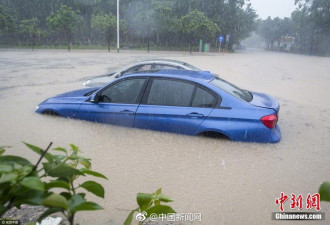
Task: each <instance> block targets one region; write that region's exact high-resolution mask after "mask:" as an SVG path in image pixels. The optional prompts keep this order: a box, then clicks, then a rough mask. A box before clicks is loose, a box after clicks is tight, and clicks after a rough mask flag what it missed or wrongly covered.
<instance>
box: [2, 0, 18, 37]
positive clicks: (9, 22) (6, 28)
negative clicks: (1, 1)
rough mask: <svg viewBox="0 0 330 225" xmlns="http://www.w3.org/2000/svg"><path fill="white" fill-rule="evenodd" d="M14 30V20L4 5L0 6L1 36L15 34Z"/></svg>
mask: <svg viewBox="0 0 330 225" xmlns="http://www.w3.org/2000/svg"><path fill="white" fill-rule="evenodd" d="M14 30H15V21H14V18H13V17H12V16H11V15H10V13H9V12H8V10H7V9H6V8H5V7H4V6H3V5H0V34H1V33H2V32H13V31H14Z"/></svg>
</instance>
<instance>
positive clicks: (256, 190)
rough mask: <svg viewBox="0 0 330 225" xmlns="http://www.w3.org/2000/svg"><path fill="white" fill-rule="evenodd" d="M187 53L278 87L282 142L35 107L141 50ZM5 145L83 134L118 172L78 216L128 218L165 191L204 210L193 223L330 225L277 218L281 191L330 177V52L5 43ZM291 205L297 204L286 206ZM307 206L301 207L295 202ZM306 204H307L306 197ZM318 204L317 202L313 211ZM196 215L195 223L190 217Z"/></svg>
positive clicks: (310, 187)
mask: <svg viewBox="0 0 330 225" xmlns="http://www.w3.org/2000/svg"><path fill="white" fill-rule="evenodd" d="M149 58H170V59H176V60H182V61H185V62H187V63H190V64H192V65H195V66H197V67H199V68H201V69H204V70H210V71H212V72H214V73H217V74H220V76H221V77H222V78H224V79H225V80H228V81H230V82H232V83H234V84H236V85H238V86H239V87H242V88H244V89H248V90H252V91H256V92H265V93H268V94H271V95H273V96H275V97H276V98H277V99H278V100H279V102H280V104H281V110H280V116H279V126H280V128H281V131H282V140H281V142H279V143H278V144H256V143H237V142H229V141H224V140H213V139H207V138H197V137H189V136H182V135H176V134H169V133H161V132H154V131H147V130H138V129H129V128H123V127H117V126H111V125H103V124H96V123H90V122H86V121H79V120H70V119H64V118H51V117H47V116H41V115H38V114H36V113H34V110H35V107H36V106H37V105H38V104H39V103H40V102H41V101H43V100H45V99H46V98H48V97H51V96H54V95H57V94H60V93H62V92H66V91H70V90H74V89H79V88H82V87H83V86H82V83H83V81H84V80H85V79H87V78H88V77H89V76H92V75H100V74H104V73H107V72H111V71H113V70H114V69H115V68H118V67H120V66H122V65H126V64H128V63H131V62H134V61H136V60H138V59H149ZM0 68H1V69H0V127H1V135H0V145H10V146H13V148H11V149H9V150H8V152H7V153H11V154H19V155H23V156H25V157H27V158H29V159H30V160H31V161H36V160H37V157H36V155H35V154H34V153H31V152H30V151H29V150H28V149H26V148H25V147H24V146H23V144H22V143H21V141H25V142H28V143H32V144H35V145H37V146H41V147H46V146H47V145H48V143H49V142H50V141H53V142H54V146H63V147H68V145H69V144H70V143H74V144H76V145H78V146H79V147H80V149H81V150H83V152H84V156H86V157H89V158H91V159H92V167H93V170H96V171H99V172H102V173H104V174H105V175H106V176H107V177H108V178H109V181H102V180H97V181H99V182H101V183H102V184H103V185H104V186H105V189H106V190H105V191H106V194H105V200H102V199H98V198H96V197H95V198H94V197H93V196H90V197H91V200H93V201H96V202H98V203H100V205H102V206H103V207H104V208H105V210H103V211H98V212H86V213H78V214H77V223H79V224H81V225H87V224H96V225H98V224H99V225H101V224H113V225H117V224H122V223H123V221H124V220H125V218H126V216H127V215H128V212H127V211H125V210H126V209H133V208H135V207H136V193H137V192H147V193H151V192H154V191H155V190H156V189H157V188H159V187H162V189H163V193H164V194H167V195H169V196H171V197H172V198H173V199H174V200H175V201H174V202H173V204H172V206H173V208H174V209H175V210H176V211H177V212H183V213H201V214H202V222H194V224H205V225H218V224H219V225H222V224H312V223H313V224H316V223H317V224H329V221H330V220H329V219H330V203H326V202H321V211H322V212H325V213H326V220H325V221H318V222H315V221H313V222H312V223H311V222H310V221H304V222H302V221H292V222H290V221H289V222H287V221H273V220H271V213H272V212H278V211H279V206H278V205H276V204H275V199H276V198H279V197H280V193H281V192H284V193H285V194H287V195H289V196H290V195H291V193H294V194H296V195H299V194H302V195H303V197H304V198H305V199H306V197H307V195H308V194H309V193H311V194H314V193H316V192H317V191H318V188H319V186H320V184H321V183H322V182H323V181H326V180H328V181H329V180H330V173H329V171H330V138H329V137H330V101H329V99H330V58H322V57H313V56H303V55H293V54H286V53H273V52H264V51H251V50H250V51H245V52H239V53H235V54H212V53H210V54H198V53H195V54H192V55H190V54H189V53H182V52H181V53H178V52H151V53H149V54H147V53H146V52H144V51H133V52H130V51H122V52H121V53H120V54H117V53H116V52H111V53H108V52H106V51H72V52H70V53H69V52H66V51H63V50H58V51H56V50H36V51H33V52H32V51H29V50H0ZM284 208H285V210H287V211H288V210H289V208H290V203H289V201H287V202H286V203H285V205H284ZM295 211H298V210H295ZM302 211H303V212H306V211H308V210H307V209H306V205H305V204H304V208H303V210H302ZM310 211H313V212H314V211H315V210H314V209H313V210H310ZM187 224H190V223H187Z"/></svg>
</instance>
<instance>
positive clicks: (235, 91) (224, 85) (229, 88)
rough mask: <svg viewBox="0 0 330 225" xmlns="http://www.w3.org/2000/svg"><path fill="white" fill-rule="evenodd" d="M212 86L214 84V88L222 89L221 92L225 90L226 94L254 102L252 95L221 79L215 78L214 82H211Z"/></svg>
mask: <svg viewBox="0 0 330 225" xmlns="http://www.w3.org/2000/svg"><path fill="white" fill-rule="evenodd" d="M210 84H213V85H214V86H216V87H218V88H220V89H221V90H224V91H225V92H228V93H229V94H231V95H233V96H235V97H237V98H239V99H242V100H244V101H246V102H251V101H252V98H253V96H252V94H251V93H250V92H248V91H246V90H243V89H240V88H239V87H237V86H235V85H233V84H231V83H229V82H227V81H225V80H222V79H221V78H219V77H215V79H214V80H212V81H211V82H210Z"/></svg>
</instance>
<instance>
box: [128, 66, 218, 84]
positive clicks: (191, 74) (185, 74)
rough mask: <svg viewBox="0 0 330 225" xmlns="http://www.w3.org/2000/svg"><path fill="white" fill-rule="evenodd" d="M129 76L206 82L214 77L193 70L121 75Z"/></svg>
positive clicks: (167, 70)
mask: <svg viewBox="0 0 330 225" xmlns="http://www.w3.org/2000/svg"><path fill="white" fill-rule="evenodd" d="M131 76H150V77H172V78H180V79H185V80H195V81H202V82H205V83H208V82H210V81H212V80H213V79H214V78H215V75H214V74H212V73H210V72H209V71H195V70H169V69H163V70H146V71H141V72H136V73H131V74H127V75H124V76H123V77H131Z"/></svg>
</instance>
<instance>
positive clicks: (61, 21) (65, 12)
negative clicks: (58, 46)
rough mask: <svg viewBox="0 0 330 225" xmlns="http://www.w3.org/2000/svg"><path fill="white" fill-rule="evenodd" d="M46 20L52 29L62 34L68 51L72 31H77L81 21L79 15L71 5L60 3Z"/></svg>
mask: <svg viewBox="0 0 330 225" xmlns="http://www.w3.org/2000/svg"><path fill="white" fill-rule="evenodd" d="M46 20H47V23H48V24H49V26H50V28H51V29H52V30H53V31H55V32H59V33H61V34H63V35H64V37H65V38H66V41H67V45H68V51H70V44H71V41H72V33H73V31H77V30H78V29H79V28H80V27H81V25H82V23H83V20H82V18H81V16H79V15H78V14H77V13H76V12H74V11H73V10H72V8H71V7H69V6H67V5H62V6H61V8H60V9H59V10H58V11H57V12H56V13H52V14H50V16H48V17H47V19H46Z"/></svg>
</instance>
